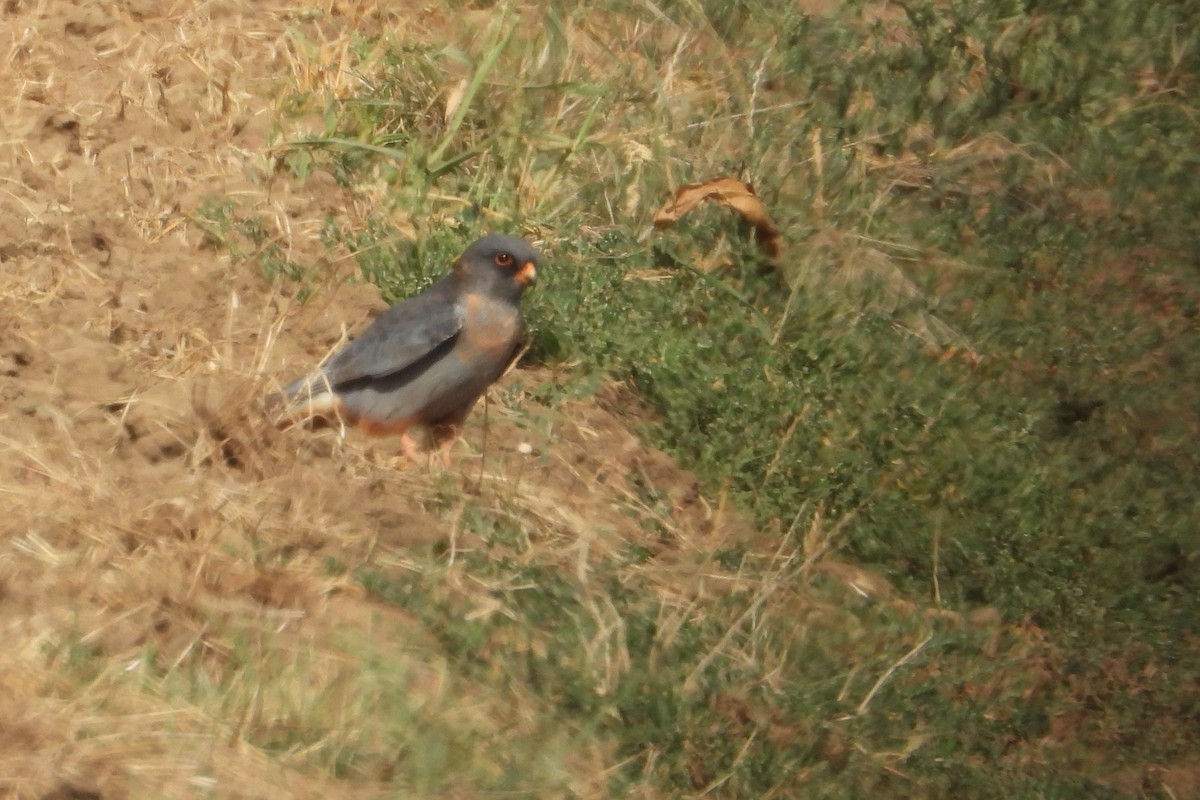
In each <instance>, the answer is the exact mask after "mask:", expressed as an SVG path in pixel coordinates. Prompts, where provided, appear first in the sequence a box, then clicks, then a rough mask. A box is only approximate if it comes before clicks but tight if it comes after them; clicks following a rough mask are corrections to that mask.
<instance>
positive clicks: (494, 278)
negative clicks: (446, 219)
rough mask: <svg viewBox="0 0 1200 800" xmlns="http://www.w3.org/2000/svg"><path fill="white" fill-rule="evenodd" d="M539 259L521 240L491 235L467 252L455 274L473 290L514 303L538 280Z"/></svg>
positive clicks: (526, 243) (535, 252) (531, 246)
mask: <svg viewBox="0 0 1200 800" xmlns="http://www.w3.org/2000/svg"><path fill="white" fill-rule="evenodd" d="M540 259H541V256H540V255H538V251H537V250H534V249H533V245H531V244H529V242H526V241H525V240H524V239H518V238H516V237H515V236H504V235H501V234H497V233H493V234H491V235H489V236H485V237H483V238H482V239H480V240H478V241H477V242H475V243H474V244H472V245H471V246H470V247H468V248H467V249H466V251H465V252H464V253H463V254H462V257H460V258H459V260H458V264H457V266H456V269H455V272H456V273H457V274H458V275H459V276H460V279H461V280H464V281H466V282H467V283H468V284H469V285H471V286H472V287H473V288H477V289H480V290H484V291H488V292H490V293H492V294H494V295H496V296H497V297H504V298H509V299H511V300H514V301H516V300H519V299H520V297H521V293H522V292H524V291H525V288H526V287H528V286H530V285H532V284H533V282H534V281H535V280H537V267H538V261H539V260H540Z"/></svg>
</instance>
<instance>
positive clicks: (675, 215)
mask: <svg viewBox="0 0 1200 800" xmlns="http://www.w3.org/2000/svg"><path fill="white" fill-rule="evenodd" d="M705 200H716V201H717V202H718V203H720V204H721V205H724V206H729V207H730V208H732V209H733V210H734V211H736V212H738V213H739V214H741V215H742V218H743V219H745V220H746V221H747V222H749V223H750V224H751V225H753V226H754V238H755V239H756V240H757V241H758V245H759V247H761V248H762V249H763V251H764V252H765V253H766V254H767V255H768V256H770V257H771V258H778V257H779V254H780V253H781V252H782V251H783V240H782V237H781V236H780V234H779V229H778V228H776V227H775V223H774V222H772V221H771V217H770V216H769V215H768V214H767V207H766V206H764V205H763V202H762V200H760V199H759V197H758V194H757V193H756V192H755V191H754V187H753V186H751V185H750V184H748V183H743V182H742V181H739V180H737V179H736V178H717V179H716V180H711V181H705V182H703V183H689V184H687V185H686V186H681V187H679V190H678V191H676V192H675V196H674V197H673V198H671V199H670V200H668V201H667V203H666V204H665V205H664V206H663V207H662V208H660V209H659V210H658V211H657V212H656V213H655V215H654V227H656V228H667V227H670V226H671V225H674V224H675V223H676V222H678V221H679V218H680V217H682V216H683V215H684V214H686V213H688V212H689V211H691V210H692V209H693V208H695V207H696V206H698V205H700V204H701V203H702V202H704V201H705Z"/></svg>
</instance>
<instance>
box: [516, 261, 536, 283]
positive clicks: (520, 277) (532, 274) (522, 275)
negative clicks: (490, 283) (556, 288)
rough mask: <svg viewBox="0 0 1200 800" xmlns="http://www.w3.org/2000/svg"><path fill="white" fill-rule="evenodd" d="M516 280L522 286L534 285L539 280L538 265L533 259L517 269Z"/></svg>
mask: <svg viewBox="0 0 1200 800" xmlns="http://www.w3.org/2000/svg"><path fill="white" fill-rule="evenodd" d="M516 281H517V283H519V284H521V285H522V286H532V285H533V284H534V283H536V282H537V266H535V265H534V263H533V262H532V261H526V262H525V263H524V264H522V265H521V268H520V269H519V270H517V274H516Z"/></svg>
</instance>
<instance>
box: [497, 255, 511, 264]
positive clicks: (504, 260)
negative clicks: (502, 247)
mask: <svg viewBox="0 0 1200 800" xmlns="http://www.w3.org/2000/svg"><path fill="white" fill-rule="evenodd" d="M496 263H497V264H499V265H500V266H502V267H511V266H512V265H513V257H512V256H511V255H509V254H508V253H496Z"/></svg>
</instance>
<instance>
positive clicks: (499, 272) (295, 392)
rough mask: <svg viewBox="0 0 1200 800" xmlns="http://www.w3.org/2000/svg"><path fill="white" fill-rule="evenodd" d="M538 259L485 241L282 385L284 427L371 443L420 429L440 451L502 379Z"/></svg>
mask: <svg viewBox="0 0 1200 800" xmlns="http://www.w3.org/2000/svg"><path fill="white" fill-rule="evenodd" d="M539 260H540V256H539V255H538V252H537V251H536V250H535V249H534V248H533V247H532V246H531V245H530V244H529V243H528V242H526V241H524V240H522V239H517V238H515V237H512V236H503V235H499V234H492V235H489V236H485V237H483V238H482V239H480V240H478V241H477V242H475V243H474V244H472V245H471V246H470V247H468V248H467V249H466V251H465V252H464V253H463V254H462V255H461V256H460V257H459V259H458V261H456V262H455V264H454V268H453V270H452V271H451V272H450V274H449V275H447V276H446V277H444V278H442V279H441V280H440V281H438V282H437V283H435V284H434V285H433V286H431V287H429V288H428V289H427V290H425V291H424V292H422V293H420V294H418V295H415V296H413V297H410V298H408V299H407V300H403V301H401V302H399V303H397V304H396V305H394V306H392V307H391V308H389V309H388V310H387V311H385V312H383V313H382V314H380V315H379V317H377V318H376V319H375V321H374V322H372V323H371V325H370V326H369V327H368V328H367V329H366V330H365V331H363V333H362V335H361V336H359V337H358V338H357V339H355V340H354V341H353V342H351V343H350V344H349V345H347V346H346V347H345V348H344V349H342V350H341V351H339V352H337V353H336V354H334V355H333V356H332V357H331V358H330V359H329V360H328V361H327V362H326V363H325V364H324V365H323V366H321V367H320V368H319V369H318V370H317V371H315V372H313V373H312V374H310V375H306V376H304V377H302V378H300V379H298V380H296V381H294V382H292V383H291V384H290V385H288V387H287V388H285V389H284V390H283V392H282V396H283V399H284V401H285V402H286V404H287V419H286V420H285V421H283V422H281V427H286V426H287V425H289V424H292V423H294V422H297V421H301V420H311V421H324V422H334V421H336V422H343V423H346V424H349V425H353V426H358V427H360V428H362V429H364V430H365V431H367V432H368V433H372V434H376V435H389V434H391V435H398V436H400V437H401V438H400V441H401V446H402V447H403V449H404V453H405V454H406V455H407V456H408V457H409V458H411V459H414V460H416V459H417V457H418V455H419V448H418V447H417V446H416V443H415V442H414V441H413V439H412V438H411V437H410V435H409V429H410V428H412V427H413V426H425V427H427V428H428V429H429V430H430V431H431V433H432V435H433V439H434V442H435V443H436V444H437V445H438V446H439V448H440V449H441V450H442V451H443V461H444V462H448V457H447V455H446V448H447V446H448V445H449V444H450V443H453V441H454V439H455V438H456V437H457V436H458V433H459V431H460V430H461V428H462V424H463V422H464V421H465V420H466V418H467V415H469V414H470V413H471V408H472V407H473V406H474V405H475V401H476V400H478V399H479V397H480V396H481V395H482V394H483V393H484V392H485V391H486V390H487V388H488V387H489V386H490V385H491V384H492V383H494V382H495V381H496V380H497V379H498V378H500V376H501V375H503V374H504V372H505V371H506V370H507V369H508V367H509V365H510V364H511V363H512V361H513V359H514V358H516V357H517V356H518V355H519V349H520V346H521V344H522V342H523V341H524V335H525V333H524V322H523V320H522V318H521V309H520V300H521V295H522V293H523V292H524V291H525V289H526V288H527V287H528V286H530V285H532V284H533V282H534V281H535V280H536V278H537V268H538V262H539Z"/></svg>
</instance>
